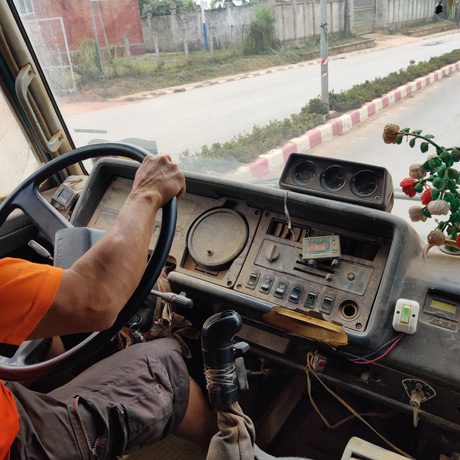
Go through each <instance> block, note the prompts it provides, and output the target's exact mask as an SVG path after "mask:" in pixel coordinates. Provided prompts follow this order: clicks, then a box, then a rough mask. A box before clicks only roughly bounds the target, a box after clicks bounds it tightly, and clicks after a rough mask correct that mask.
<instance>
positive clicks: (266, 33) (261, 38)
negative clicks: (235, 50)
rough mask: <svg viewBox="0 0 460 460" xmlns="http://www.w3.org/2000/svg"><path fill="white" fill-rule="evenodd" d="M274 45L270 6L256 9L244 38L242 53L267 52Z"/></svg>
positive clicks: (273, 23)
mask: <svg viewBox="0 0 460 460" xmlns="http://www.w3.org/2000/svg"><path fill="white" fill-rule="evenodd" d="M274 47H275V18H274V16H273V13H272V11H271V9H270V8H268V7H261V8H259V9H257V11H256V14H255V16H254V18H253V19H252V21H251V24H250V25H249V33H248V35H247V36H246V37H245V40H244V49H243V50H244V54H246V55H248V54H269V53H271V52H272V51H273V49H274Z"/></svg>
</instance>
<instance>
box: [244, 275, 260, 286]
mask: <svg viewBox="0 0 460 460" xmlns="http://www.w3.org/2000/svg"><path fill="white" fill-rule="evenodd" d="M259 276H260V273H258V272H252V273H251V274H250V275H249V278H248V282H247V283H246V287H248V288H249V289H255V288H256V285H257V281H259Z"/></svg>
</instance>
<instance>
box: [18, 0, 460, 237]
mask: <svg viewBox="0 0 460 460" xmlns="http://www.w3.org/2000/svg"><path fill="white" fill-rule="evenodd" d="M438 3H439V2H435V1H434V0H385V1H384V0H355V1H354V2H351V1H348V0H332V1H331V0H328V1H327V2H326V1H325V0H321V1H315V2H313V1H310V0H304V1H296V2H285V1H275V2H267V3H265V2H262V1H246V0H243V1H235V2H232V1H226V0H222V1H220V0H212V1H207V0H201V2H200V1H199V0H196V1H195V0H175V1H169V0H118V1H116V2H108V1H98V0H85V1H81V0H71V1H69V0H65V1H64V0H58V1H51V0H15V4H16V7H17V9H18V12H19V14H20V16H21V18H22V21H23V23H24V26H25V28H26V30H27V32H28V34H29V36H30V39H31V41H32V43H33V45H34V47H35V51H36V54H37V56H38V59H39V61H40V63H41V65H42V68H43V69H44V72H45V74H46V77H47V79H48V82H49V84H50V86H51V89H52V91H53V93H54V95H55V97H56V99H57V101H58V105H59V107H60V110H61V112H62V114H63V116H64V119H65V122H66V123H67V125H68V127H69V130H70V133H71V135H72V137H73V140H74V142H75V144H76V145H77V146H81V145H86V144H88V143H94V142H100V141H108V140H111V141H127V142H131V143H137V144H139V145H141V146H143V147H145V148H147V149H149V150H151V151H152V152H157V151H158V152H160V153H170V154H172V155H173V157H174V159H175V160H176V161H178V162H179V163H180V164H181V166H182V167H183V168H184V169H186V170H191V171H197V172H200V173H205V174H210V175H213V176H218V175H223V176H226V177H231V178H232V179H235V180H241V181H244V182H248V181H250V182H257V181H259V182H260V181H263V182H264V183H266V184H267V185H276V184H277V181H278V179H279V177H280V174H281V171H282V169H283V166H284V164H285V162H286V160H287V158H288V157H289V154H290V153H292V152H300V153H308V154H313V155H321V156H329V157H335V158H341V159H345V160H351V161H356V162H362V163H370V164H373V165H378V166H384V167H385V168H387V169H388V170H389V171H390V173H391V175H392V177H393V182H394V184H395V185H396V188H399V183H400V181H401V179H403V178H404V177H407V175H408V168H409V166H410V165H411V164H413V163H423V162H425V161H426V157H427V153H426V152H425V153H422V152H421V151H420V149H419V148H418V145H417V148H411V146H410V145H408V143H406V142H404V143H403V145H402V146H393V145H386V144H384V143H383V141H382V132H383V127H384V125H385V124H386V123H389V122H392V123H397V124H398V125H400V126H401V127H410V128H411V129H423V130H424V131H427V132H429V133H432V134H434V135H436V136H437V137H439V139H440V140H441V141H442V144H443V145H455V142H456V137H457V135H456V133H457V132H458V130H457V129H456V126H455V124H456V123H457V120H458V113H457V112H458V110H459V107H460V105H459V104H458V99H459V98H460V95H459V92H458V90H457V88H458V87H459V84H460V74H459V73H457V71H458V70H460V67H458V66H455V64H456V63H457V61H460V50H457V48H458V39H459V35H460V34H459V33H458V32H457V30H458V29H457V23H458V16H459V14H458V11H457V7H456V2H454V1H451V0H445V1H444V2H441V3H442V8H441V9H440V8H439V5H438ZM436 6H438V8H437V10H436V13H437V14H436V13H435V7H436ZM446 66H451V67H449V68H447V70H446ZM429 153H430V152H428V154H429ZM397 201H398V200H397ZM410 204H413V203H412V202H403V203H402V204H401V203H400V204H398V205H397V206H396V207H395V211H396V210H397V209H398V207H401V206H402V207H403V208H407V207H408V205H410ZM405 212H406V211H404V213H402V214H401V215H403V216H404V214H405ZM404 217H405V216H404ZM415 228H416V229H417V230H418V231H419V232H422V233H423V232H424V230H421V228H426V227H423V226H422V227H420V226H419V225H418V224H416V226H415Z"/></svg>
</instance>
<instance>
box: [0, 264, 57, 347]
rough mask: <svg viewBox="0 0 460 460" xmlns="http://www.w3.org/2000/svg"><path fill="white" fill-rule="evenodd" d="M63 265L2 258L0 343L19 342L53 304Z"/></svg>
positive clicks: (15, 343)
mask: <svg viewBox="0 0 460 460" xmlns="http://www.w3.org/2000/svg"><path fill="white" fill-rule="evenodd" d="M63 271H64V270H63V269H62V268H58V267H51V266H50V265H42V264H35V263H32V262H27V261H25V260H20V259H12V258H4V259H0V343H8V344H11V345H20V344H21V343H22V342H23V341H24V340H25V339H26V338H27V337H28V336H29V335H30V333H31V332H32V331H33V330H34V329H35V327H36V326H37V324H38V323H39V322H40V320H41V319H42V318H43V316H44V315H45V314H46V312H47V311H48V309H49V308H50V307H51V305H52V303H53V300H54V298H55V296H56V293H57V290H58V288H59V284H60V282H61V278H62V273H63Z"/></svg>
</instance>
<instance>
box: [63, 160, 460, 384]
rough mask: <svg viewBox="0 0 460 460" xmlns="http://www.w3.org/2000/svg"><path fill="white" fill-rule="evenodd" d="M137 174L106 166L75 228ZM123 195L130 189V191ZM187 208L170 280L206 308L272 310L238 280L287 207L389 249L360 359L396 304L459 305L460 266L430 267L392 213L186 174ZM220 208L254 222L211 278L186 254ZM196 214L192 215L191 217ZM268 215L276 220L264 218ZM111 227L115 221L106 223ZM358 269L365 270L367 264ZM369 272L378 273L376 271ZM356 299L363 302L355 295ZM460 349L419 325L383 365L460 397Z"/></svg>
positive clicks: (255, 313)
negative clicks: (442, 301)
mask: <svg viewBox="0 0 460 460" xmlns="http://www.w3.org/2000/svg"><path fill="white" fill-rule="evenodd" d="M136 167H137V165H136V164H135V163H127V162H122V161H120V160H103V161H101V163H100V164H99V165H97V166H96V169H95V171H94V173H93V174H92V177H91V178H90V181H89V183H88V184H87V188H86V190H85V191H84V193H83V194H82V196H81V198H80V201H79V203H78V205H77V209H76V211H75V213H74V216H73V218H72V219H73V222H74V224H77V225H87V223H88V222H90V220H91V219H92V218H93V216H94V214H95V212H96V210H97V207H98V205H99V204H100V202H101V200H102V199H103V196H104V194H105V193H106V191H107V189H108V188H109V186H110V184H112V183H113V182H114V180H116V179H117V178H124V179H128V183H129V180H130V179H132V178H133V176H134V173H135V170H136ZM123 187H125V188H126V184H125V185H124V186H123ZM125 193H126V191H125ZM185 200H186V201H188V204H187V206H185V204H184V203H185V202H183V203H182V204H181V200H180V201H179V214H181V209H188V211H187V212H186V213H185V214H184V215H183V216H179V219H178V232H177V235H176V239H175V243H174V245H173V251H172V254H173V255H174V257H176V258H177V270H176V271H175V272H173V273H172V274H171V275H170V276H171V280H172V281H174V282H175V284H176V285H177V286H179V287H181V286H183V287H186V288H187V289H191V290H194V291H195V292H196V293H198V294H200V293H201V295H203V298H206V296H209V300H210V301H211V299H212V302H214V303H216V304H217V303H219V304H221V305H227V306H232V305H235V306H236V305H241V306H242V308H243V309H244V310H245V311H247V312H249V314H250V316H252V317H255V318H257V317H260V314H261V313H263V312H266V311H267V308H268V309H269V308H271V306H273V305H275V303H274V300H275V298H274V297H270V296H268V297H267V296H265V297H264V296H254V295H251V292H250V290H247V289H246V288H245V287H244V284H243V282H242V278H241V276H242V274H244V263H245V261H247V260H248V257H250V256H251V250H252V249H251V244H252V243H253V241H256V240H257V239H258V238H259V239H261V240H262V241H263V240H266V239H267V235H266V228H265V227H266V225H265V224H264V226H261V223H262V222H263V220H264V219H270V218H271V217H276V218H283V217H284V216H285V209H284V207H285V202H286V203H287V206H288V211H289V214H290V217H291V219H292V221H293V222H295V221H305V220H307V221H311V222H314V223H315V225H316V226H319V227H325V228H340V230H341V233H342V234H344V235H355V237H356V238H358V239H364V240H366V241H370V242H374V243H376V244H380V245H381V247H383V248H384V251H383V252H382V253H381V257H383V258H384V260H383V262H382V263H381V264H380V267H381V276H380V278H375V277H374V278H373V276H371V277H370V279H374V282H375V292H374V294H373V295H372V296H371V298H370V300H369V302H371V303H372V309H371V311H370V315H369V318H368V321H367V326H366V327H365V328H363V329H362V330H356V329H348V330H347V333H348V335H349V339H350V344H351V348H350V349H351V350H352V351H355V352H357V353H360V352H361V354H362V352H363V351H365V352H368V351H369V350H372V349H375V348H377V347H379V346H380V345H381V344H382V343H383V342H385V341H387V340H388V339H389V338H391V337H393V336H394V334H395V333H394V331H393V330H392V328H391V322H392V316H393V309H394V305H395V304H396V301H397V299H398V298H401V297H406V298H411V299H414V300H417V301H418V302H419V303H420V304H421V305H424V303H425V301H426V298H427V295H428V294H429V293H430V292H438V293H443V294H445V295H446V296H447V297H449V298H452V299H460V283H458V280H459V277H458V275H457V272H456V267H457V260H456V259H455V258H453V257H451V256H445V255H438V254H434V253H433V254H432V255H431V254H430V255H429V257H428V259H427V260H426V261H425V260H424V259H423V257H422V244H421V242H420V240H419V237H418V235H417V234H416V233H415V231H414V230H413V229H412V227H411V226H409V225H408V224H407V223H406V222H405V221H403V220H402V219H400V218H398V217H396V216H393V215H391V214H389V213H387V212H383V211H379V210H375V209H371V208H365V207H362V206H358V205H354V204H349V203H343V202H338V201H332V200H329V199H325V198H322V197H316V196H310V195H304V194H300V193H297V192H293V191H285V190H280V189H276V188H272V187H263V186H260V185H257V184H242V183H240V182H234V181H231V180H225V179H220V180H219V182H217V181H216V180H215V179H214V178H211V177H207V176H203V175H197V174H187V196H186V197H185ZM181 206H182V208H181ZM184 206H185V207H184ZM222 206H231V207H233V209H236V210H237V212H239V213H241V214H242V215H246V212H248V210H252V211H253V213H254V220H253V222H249V221H248V228H249V234H248V238H247V245H246V246H245V247H244V248H243V250H242V252H241V253H240V256H238V257H236V259H235V261H236V262H234V263H232V264H231V265H230V268H225V269H224V270H221V271H219V270H218V271H217V273H209V272H208V273H206V270H203V269H202V268H200V267H198V269H197V267H196V266H192V265H191V264H192V262H191V261H190V260H189V254H188V253H187V251H186V246H187V232H188V230H189V229H190V228H191V226H192V225H193V223H194V222H195V221H196V219H197V218H198V217H199V216H201V215H202V214H203V213H205V212H206V211H209V209H213V208H218V207H222ZM191 209H193V210H192V211H190V210H191ZM115 211H116V210H115ZM256 211H259V216H256ZM265 214H269V215H270V216H271V217H265ZM114 216H116V212H115V213H114ZM109 224H110V219H109V220H108V222H107V225H109ZM268 239H270V238H268ZM174 247H175V249H174ZM254 248H256V246H254ZM254 248H253V249H254ZM258 248H259V249H260V246H259V247H258ZM174 251H176V252H175V254H174ZM254 251H255V249H254ZM256 252H257V251H256ZM251 257H252V256H251ZM257 257H258V253H257V254H255V256H254V261H256V260H257ZM238 259H240V260H238ZM243 259H244V260H243ZM350 260H351V259H350ZM353 262H354V263H356V262H357V261H356V260H354V261H353ZM358 263H359V264H360V265H361V266H363V267H365V266H366V264H365V263H364V264H363V263H362V262H358ZM370 265H372V264H370ZM266 268H267V267H264V269H266ZM371 269H372V270H375V269H376V267H371ZM232 270H233V272H232ZM366 270H369V268H368V269H366V268H363V273H364V275H363V278H362V279H363V280H364V281H363V282H368V281H369V280H368V277H367V276H368V275H366ZM211 271H212V270H211ZM229 273H230V275H231V276H230V277H228V275H229ZM231 273H233V274H231ZM211 280H212V281H211ZM366 280H367V281H366ZM227 283H229V284H227ZM239 285H240V286H239ZM360 292H361V291H360ZM354 295H359V294H357V293H356V292H355V294H354ZM277 303H278V302H277ZM459 344H460V341H459V337H458V330H457V331H452V330H448V329H445V328H442V327H439V326H436V325H433V324H427V323H426V322H421V323H420V324H419V330H418V332H417V334H415V335H414V336H411V337H407V338H406V339H404V340H403V341H402V342H401V343H400V344H399V345H398V347H397V348H396V349H395V350H394V351H393V352H392V353H391V355H390V356H389V358H388V359H387V360H386V361H385V364H386V366H390V367H393V368H395V369H399V370H401V371H404V372H407V373H409V374H413V375H418V376H420V377H424V378H427V379H431V380H433V381H440V380H444V379H445V385H447V386H449V387H451V388H452V389H457V391H458V389H459V388H460V374H459V373H458V364H459V358H458V357H459V356H460V353H459V352H460V347H459ZM427 346H429V347H430V348H429V352H426V348H427ZM455 363H457V365H455Z"/></svg>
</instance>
